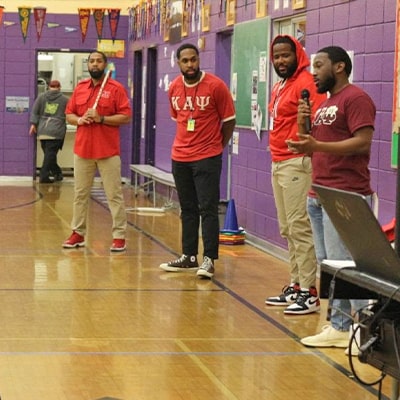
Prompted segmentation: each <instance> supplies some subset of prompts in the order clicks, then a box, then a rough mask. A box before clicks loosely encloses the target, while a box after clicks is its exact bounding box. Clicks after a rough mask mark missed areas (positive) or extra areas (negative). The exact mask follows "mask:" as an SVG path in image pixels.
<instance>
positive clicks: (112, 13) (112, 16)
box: [108, 8, 121, 42]
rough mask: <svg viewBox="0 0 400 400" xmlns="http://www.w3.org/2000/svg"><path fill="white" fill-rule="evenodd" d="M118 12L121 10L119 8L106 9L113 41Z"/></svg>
mask: <svg viewBox="0 0 400 400" xmlns="http://www.w3.org/2000/svg"><path fill="white" fill-rule="evenodd" d="M120 12H121V9H120V8H114V9H109V10H108V22H109V24H110V31H111V39H112V40H113V42H114V41H115V39H116V37H117V29H118V22H119V15H120Z"/></svg>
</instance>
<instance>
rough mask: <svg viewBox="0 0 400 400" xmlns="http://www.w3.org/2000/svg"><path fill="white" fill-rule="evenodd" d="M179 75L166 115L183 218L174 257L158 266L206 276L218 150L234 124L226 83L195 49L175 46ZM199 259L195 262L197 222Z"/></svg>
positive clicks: (212, 243) (213, 244)
mask: <svg viewBox="0 0 400 400" xmlns="http://www.w3.org/2000/svg"><path fill="white" fill-rule="evenodd" d="M176 55H177V60H178V66H179V68H180V71H181V73H182V76H178V77H177V78H176V79H175V80H174V81H173V82H172V83H171V85H170V88H169V92H168V96H169V100H170V114H171V117H172V119H173V120H174V121H176V136H175V139H174V143H173V145H172V156H171V157H172V174H173V176H174V179H175V184H176V189H177V193H178V198H179V203H180V207H181V221H182V251H183V254H182V256H181V257H179V258H178V259H176V260H173V261H169V262H167V263H163V264H161V265H160V268H161V269H163V270H165V271H170V272H178V271H188V270H197V275H198V276H200V277H203V278H211V277H212V276H213V275H214V260H216V259H218V249H219V219H218V205H219V200H220V198H219V196H220V193H219V185H220V175H221V168H222V152H223V149H224V147H225V146H226V145H227V144H228V142H229V140H230V138H231V137H232V134H233V129H234V127H235V122H236V120H235V118H236V115H235V108H234V103H233V99H232V95H231V93H230V91H229V89H228V87H227V86H226V84H225V83H224V82H223V81H222V80H221V79H220V78H218V77H216V76H215V75H213V74H210V73H208V72H207V73H206V72H204V71H201V70H200V57H199V50H198V49H197V47H196V46H194V45H192V44H189V43H187V44H183V45H182V46H180V47H179V48H178V50H177V53H176ZM200 220H201V229H202V237H203V247H204V254H203V255H204V257H203V262H202V264H201V265H200V268H199V264H198V261H197V253H198V245H199V226H200Z"/></svg>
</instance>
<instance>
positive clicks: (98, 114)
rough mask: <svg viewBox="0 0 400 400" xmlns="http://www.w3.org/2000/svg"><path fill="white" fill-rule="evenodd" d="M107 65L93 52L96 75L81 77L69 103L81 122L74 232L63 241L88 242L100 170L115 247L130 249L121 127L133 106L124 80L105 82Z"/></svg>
mask: <svg viewBox="0 0 400 400" xmlns="http://www.w3.org/2000/svg"><path fill="white" fill-rule="evenodd" d="M106 67H107V57H106V55H105V54H104V53H102V52H100V51H94V52H92V53H90V54H89V58H88V71H89V74H90V76H91V77H90V78H88V79H84V80H82V81H81V82H79V83H78V85H77V86H76V88H75V90H74V92H73V94H72V96H71V99H70V101H69V102H68V105H67V108H66V114H67V121H68V123H70V124H72V125H77V130H76V135H75V144H74V178H75V194H74V205H73V217H72V223H71V226H72V234H71V236H70V237H69V238H68V239H67V240H66V241H65V242H64V243H63V247H65V248H74V247H82V246H84V245H85V234H86V230H87V226H86V220H87V210H88V203H89V196H90V190H91V187H92V184H93V180H94V177H95V173H96V170H98V171H99V173H100V177H101V180H102V183H103V187H104V191H105V193H106V196H107V202H108V206H109V208H110V211H111V216H112V221H113V225H112V237H113V241H112V245H111V248H110V250H111V251H114V252H118V251H124V250H125V249H126V245H125V232H126V226H127V218H126V211H125V204H124V198H123V194H122V182H121V158H120V136H119V127H120V125H122V124H127V123H129V121H130V120H131V107H130V101H129V98H128V96H127V93H126V90H125V88H124V87H123V86H122V85H121V84H120V83H119V82H117V81H115V80H114V79H111V78H108V79H107V80H106V81H105V82H104V80H105V79H106V74H105V70H106ZM103 83H104V88H103V90H102V91H101V87H102V84H103ZM99 93H100V94H99ZM97 100H98V104H96V102H97ZM95 105H97V107H94V106H95Z"/></svg>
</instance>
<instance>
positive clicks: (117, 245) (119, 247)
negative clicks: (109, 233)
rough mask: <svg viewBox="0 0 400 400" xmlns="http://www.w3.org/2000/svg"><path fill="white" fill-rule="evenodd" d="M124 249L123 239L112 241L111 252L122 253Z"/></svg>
mask: <svg viewBox="0 0 400 400" xmlns="http://www.w3.org/2000/svg"><path fill="white" fill-rule="evenodd" d="M125 249H126V245H125V239H113V241H112V245H111V247H110V250H111V251H124V250H125Z"/></svg>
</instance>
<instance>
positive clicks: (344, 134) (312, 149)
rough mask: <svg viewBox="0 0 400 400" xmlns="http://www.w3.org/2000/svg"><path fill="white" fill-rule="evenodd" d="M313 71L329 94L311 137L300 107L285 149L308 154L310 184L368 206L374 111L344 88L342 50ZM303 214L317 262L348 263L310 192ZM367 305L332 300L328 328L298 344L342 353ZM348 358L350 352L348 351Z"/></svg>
mask: <svg viewBox="0 0 400 400" xmlns="http://www.w3.org/2000/svg"><path fill="white" fill-rule="evenodd" d="M313 67H314V79H315V82H316V85H317V88H318V92H319V93H326V92H329V93H330V97H329V98H328V99H327V100H326V101H325V102H324V103H323V104H321V106H320V107H319V108H318V110H317V111H316V113H315V117H314V123H313V127H312V132H311V133H312V135H309V134H308V133H309V132H306V130H305V119H306V118H309V117H310V114H311V110H310V107H309V106H308V105H307V104H306V103H305V102H304V101H300V104H299V110H298V111H299V113H298V122H299V139H300V140H299V141H294V140H289V141H288V146H289V149H290V150H291V151H293V152H294V153H296V154H297V153H308V154H312V168H313V179H312V181H313V183H314V184H318V185H323V186H328V187H332V188H336V189H341V190H346V191H350V192H356V193H359V194H362V195H364V196H366V197H367V198H369V199H370V201H371V202H372V195H373V191H372V189H371V185H370V172H369V169H368V164H369V160H370V152H371V143H372V136H373V132H374V124H375V114H376V108H375V105H374V103H373V101H372V99H371V98H370V97H369V96H368V94H367V93H365V92H364V91H363V90H362V89H360V88H358V87H357V86H355V85H353V84H351V83H350V82H349V76H350V74H351V70H352V62H351V59H350V57H349V55H348V54H347V52H346V51H345V50H344V49H343V48H341V47H337V46H329V47H325V48H322V49H321V50H319V51H318V52H317V54H316V56H315V58H314V61H313ZM308 210H309V214H310V218H311V222H312V226H313V232H314V235H315V244H316V247H317V254H319V258H320V259H321V260H322V259H323V258H327V259H331V260H346V259H347V260H349V259H351V256H350V254H349V252H348V250H347V248H346V247H345V245H344V244H343V242H342V240H341V239H340V237H339V234H338V232H337V231H336V229H335V228H334V226H333V224H332V222H331V220H330V219H329V217H328V215H327V213H326V212H325V210H324V209H323V207H321V204H320V203H319V201H318V198H317V197H316V194H315V193H314V192H313V191H311V192H310V195H309V198H308ZM367 304H368V300H347V299H340V300H339V299H334V301H333V305H332V313H331V324H330V325H325V326H324V327H323V329H322V332H320V333H319V334H317V335H314V336H308V337H305V338H303V339H301V343H303V344H304V345H305V346H310V347H343V348H347V347H348V345H349V330H350V327H351V324H352V322H353V321H352V318H351V315H352V311H353V312H357V311H359V310H360V309H361V308H363V307H365V306H367ZM352 353H353V354H354V353H355V352H354V351H353V350H352Z"/></svg>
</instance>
